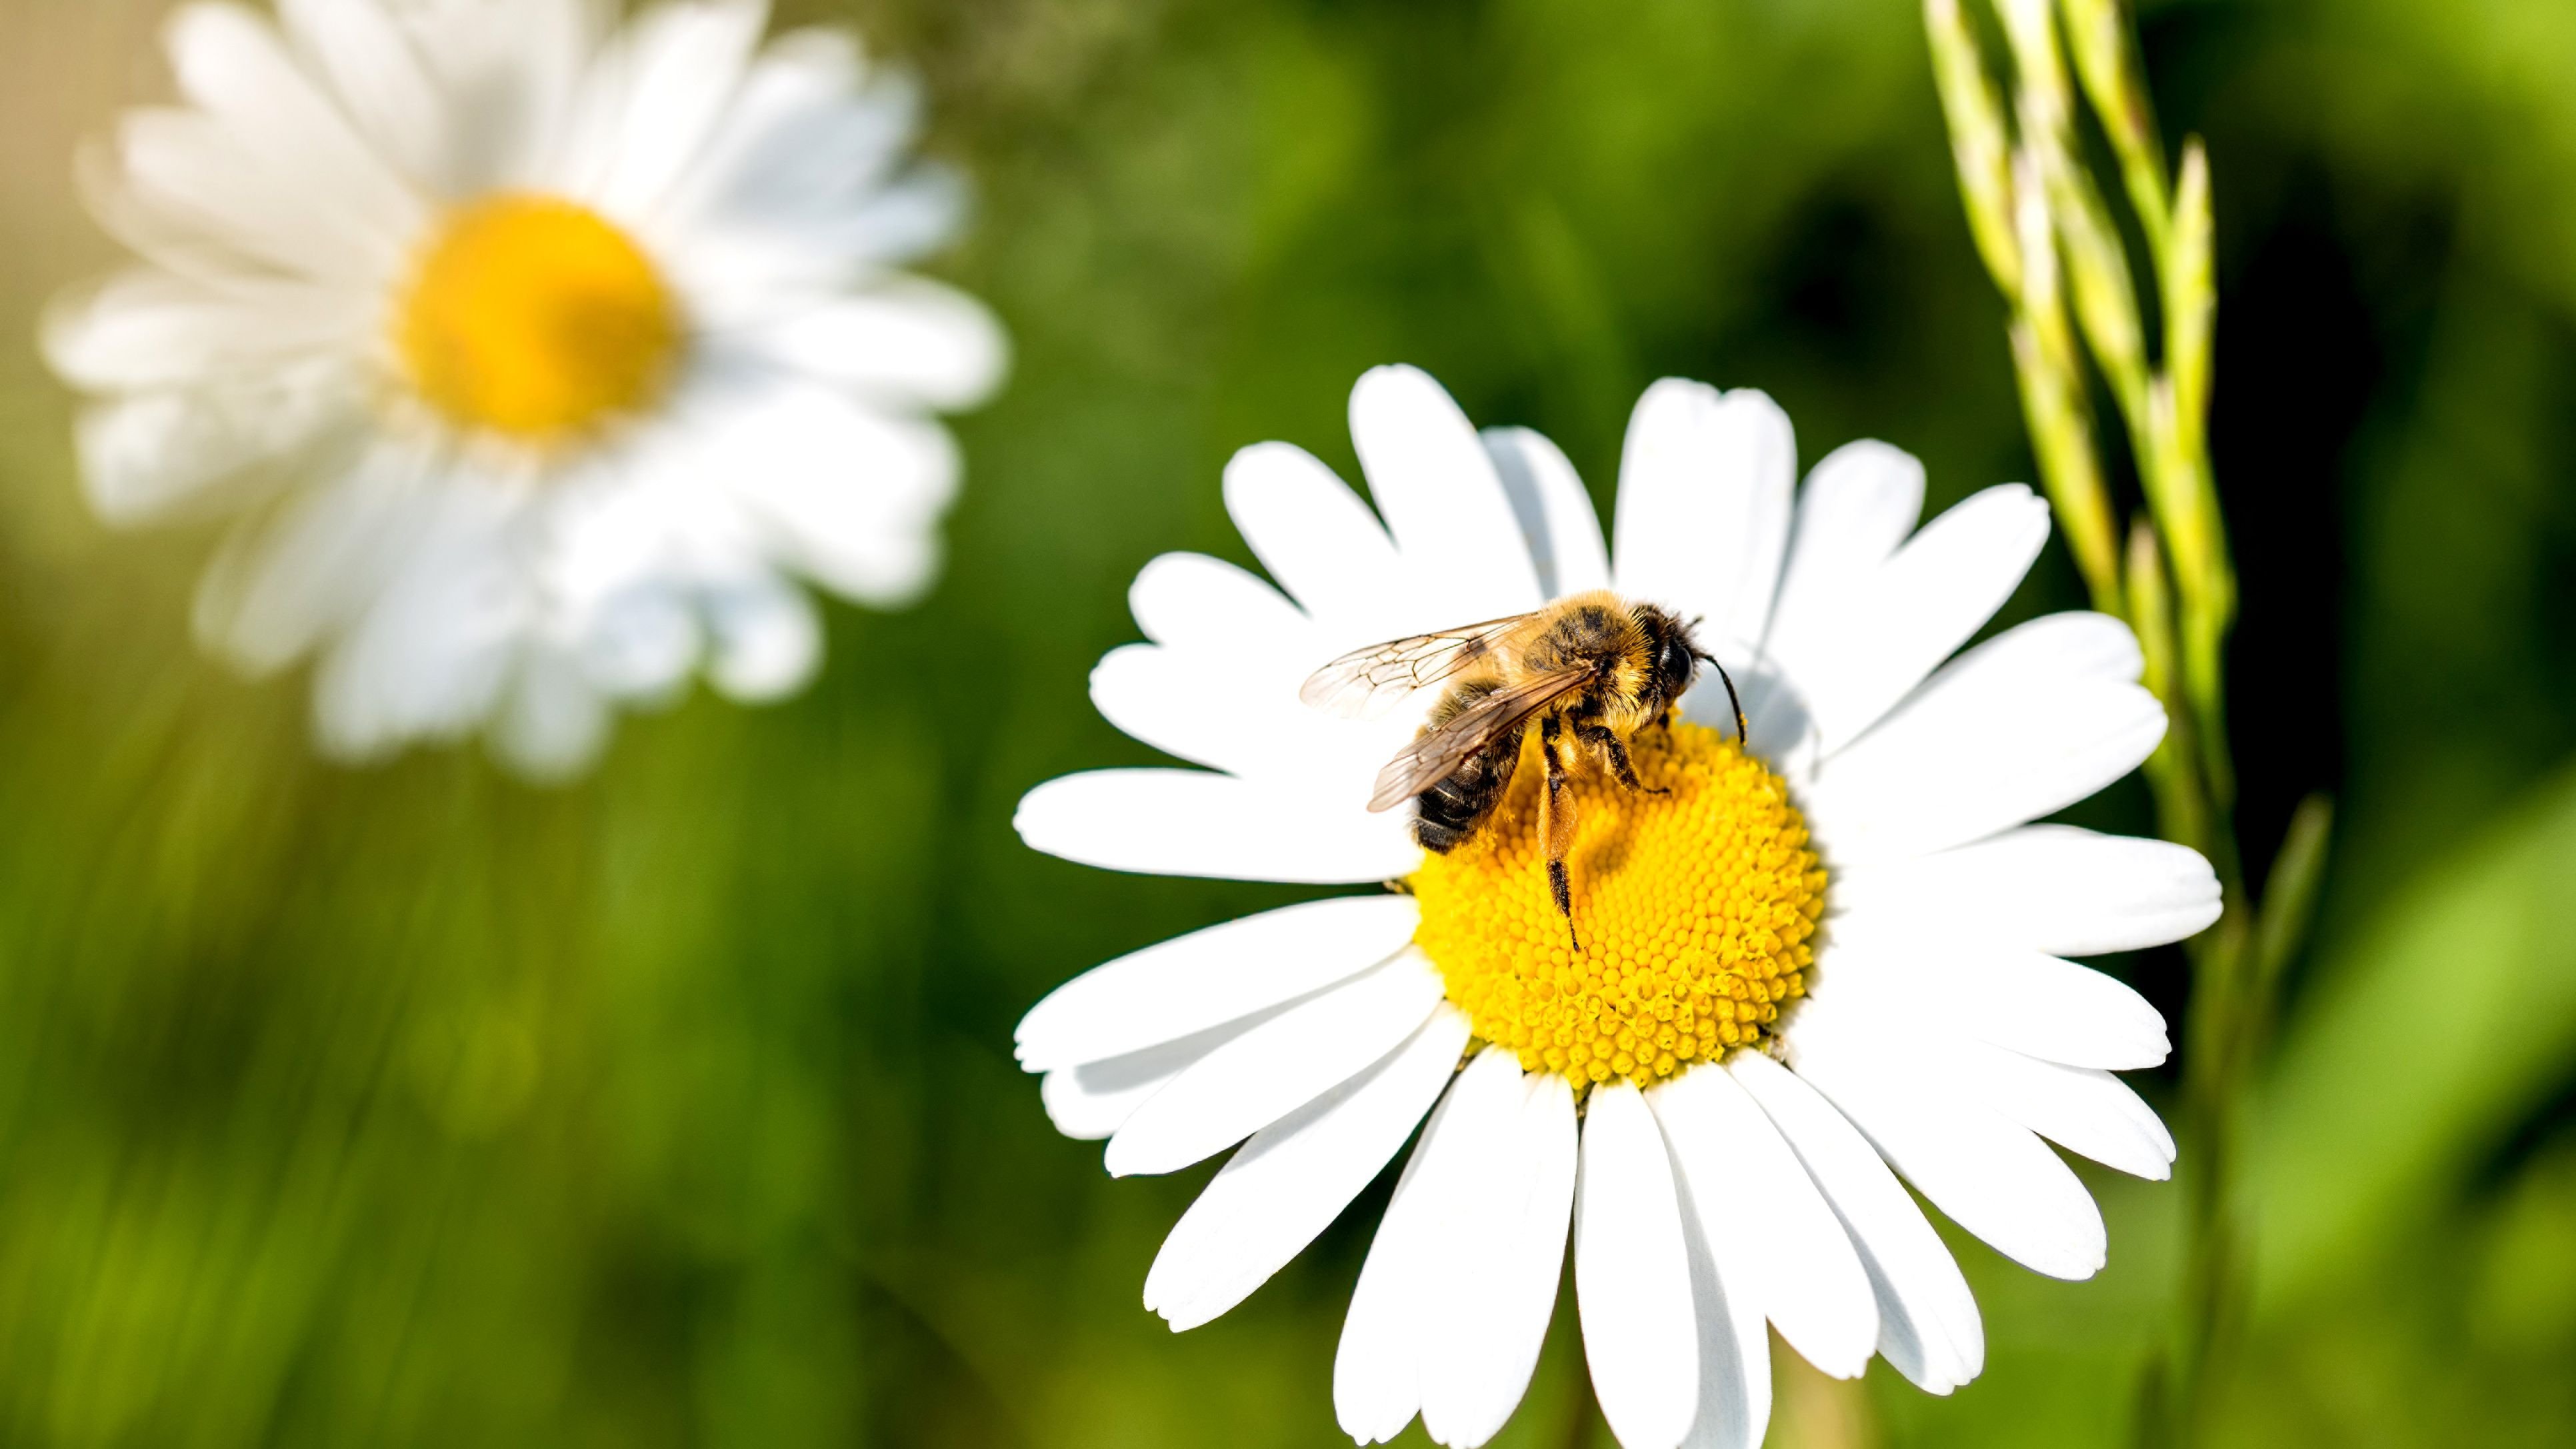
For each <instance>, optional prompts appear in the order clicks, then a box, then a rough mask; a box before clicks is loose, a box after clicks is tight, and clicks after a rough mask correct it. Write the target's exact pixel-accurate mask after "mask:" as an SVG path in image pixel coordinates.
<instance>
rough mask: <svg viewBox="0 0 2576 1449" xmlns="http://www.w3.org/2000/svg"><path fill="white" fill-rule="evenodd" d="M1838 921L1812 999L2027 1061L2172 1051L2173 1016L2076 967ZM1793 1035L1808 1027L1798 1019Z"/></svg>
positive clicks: (2114, 1063) (2121, 1058) (2142, 1062)
mask: <svg viewBox="0 0 2576 1449" xmlns="http://www.w3.org/2000/svg"><path fill="white" fill-rule="evenodd" d="M1887 927H1888V923H1886V922H1883V921H1880V920H1878V919H1877V918H1874V917H1873V918H1863V919H1856V920H1848V921H1842V922H1837V923H1836V926H1835V930H1834V934H1833V939H1832V941H1831V943H1830V944H1829V945H1828V946H1827V947H1826V949H1825V950H1824V951H1823V952H1822V953H1820V954H1819V956H1818V958H1817V972H1816V980H1815V984H1814V988H1813V995H1815V996H1816V997H1818V998H1820V999H1821V998H1824V997H1832V998H1834V999H1835V1000H1836V1001H1837V1002H1839V1003H1841V1004H1842V1005H1845V1006H1848V1007H1849V1008H1851V1009H1852V1010H1855V1011H1859V1012H1863V1013H1865V1014H1867V1015H1869V1016H1871V1017H1872V1018H1874V1019H1877V1020H1881V1021H1889V1022H1895V1021H1902V1020H1904V1019H1906V1018H1908V1017H1917V1018H1926V1019H1931V1020H1938V1021H1942V1022H1945V1023H1947V1024H1948V1025H1949V1027H1950V1028H1951V1029H1953V1030H1956V1031H1961V1032H1964V1033H1966V1034H1968V1035H1970V1036H1976V1037H1982V1038H1983V1039H1985V1040H1987V1041H1990V1042H1993V1043H1994V1044H1996V1045H1997V1046H2001V1047H2007V1048H2010V1049H2011V1050H2013V1051H2017V1052H2021V1053H2023V1054H2024V1055H2026V1056H2035V1057H2041V1058H2044V1059H2046V1060H2048V1061H2053V1062H2063V1063H2065V1064H2067V1065H2068V1066H2077V1067H2107V1068H2110V1069H2113V1070H2117V1071H2128V1070H2132V1069H2135V1068H2140V1067H2152V1066H2156V1065H2158V1064H2160V1063H2162V1062H2163V1061H2164V1059H2165V1058H2166V1056H2168V1055H2169V1054H2170V1053H2171V1052H2172V1049H2173V1048H2172V1043H2171V1042H2170V1041H2169V1040H2168V1038H2167V1037H2166V1034H2165V1019H2164V1017H2163V1015H2162V1014H2160V1013H2159V1012H2157V1010H2156V1009H2155V1007H2153V1006H2152V1005H2149V1004H2148V1002H2147V999H2146V998H2145V997H2143V996H2140V995H2139V994H2138V993H2137V992H2136V991H2134V990H2132V989H2131V988H2130V987H2129V986H2127V985H2126V984H2125V983H2123V982H2121V981H2118V980H2116V979H2114V978H2112V977H2110V976H2106V975H2104V974H2103V973H2101V972H2099V971H2096V970H2094V969H2092V968H2091V967H2089V966H2078V965H2076V964H2075V963H2074V962H2072V961H2061V960H2059V959H2058V958H2056V957H2054V956H2044V955H2041V954H2040V953H2038V952H2036V951H2022V950H2016V949H2014V948H2011V947H2005V946H1982V945H1962V944H1957V943H1953V942H1949V941H1944V940H1942V939H1939V938H1937V937H1930V936H1919V937H1918V936H1909V935H1906V934H1904V933H1903V932H1902V931H1901V930H1891V929H1888V928H1887ZM1786 1030H1787V1034H1788V1035H1790V1036H1792V1037H1794V1036H1795V1035H1796V1033H1797V1032H1798V1031H1799V1030H1800V1023H1798V1022H1794V1021H1793V1022H1791V1023H1790V1024H1789V1026H1788V1027H1787V1029H1786Z"/></svg>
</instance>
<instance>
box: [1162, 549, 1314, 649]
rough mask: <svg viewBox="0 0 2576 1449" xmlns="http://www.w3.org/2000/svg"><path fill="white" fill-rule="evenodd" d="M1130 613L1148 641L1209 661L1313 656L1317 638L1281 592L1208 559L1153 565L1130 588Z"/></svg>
mask: <svg viewBox="0 0 2576 1449" xmlns="http://www.w3.org/2000/svg"><path fill="white" fill-rule="evenodd" d="M1127 607H1128V609H1129V610H1130V611H1131V612H1133V613H1134V614H1135V616H1136V627H1137V628H1139V629H1142V630H1144V631H1145V637H1146V638H1148V639H1151V640H1153V641H1154V642H1155V643H1157V644H1163V645H1168V646H1170V647H1172V648H1175V649H1188V650H1191V651H1193V652H1195V653H1199V654H1203V655H1210V656H1224V655H1231V654H1238V653H1241V652H1244V651H1246V650H1248V649H1269V650H1277V651H1284V652H1288V653H1290V654H1292V655H1299V654H1304V653H1308V652H1311V649H1312V645H1311V641H1312V640H1313V638H1314V633H1313V630H1312V629H1311V627H1310V626H1309V625H1308V624H1307V622H1306V620H1305V618H1304V617H1303V616H1302V615H1300V614H1299V613H1298V612H1297V609H1296V606H1295V605H1293V604H1290V603H1289V602H1288V601H1287V600H1286V599H1283V598H1281V597H1280V596H1279V591H1278V590H1277V589H1274V588H1272V587H1270V586H1269V585H1268V584H1265V583H1263V582H1262V581H1261V580H1259V579H1257V578H1254V577H1253V576H1252V575H1250V574H1248V573H1245V572H1244V571H1243V570H1241V569H1239V568H1236V567H1235V566H1234V565H1232V564H1230V563H1227V562H1225V561H1223V560H1222V559H1213V558H1209V557H1208V556H1207V555H1205V554H1199V553H1167V554H1164V555H1162V556H1161V557H1159V558H1156V559H1153V560H1152V561H1150V562H1148V563H1147V564H1146V565H1145V567H1144V568H1142V569H1140V570H1138V571H1137V574H1136V582H1135V583H1133V584H1131V585H1129V586H1128V590H1127ZM1315 662H1316V663H1318V664H1320V663H1322V662H1323V661H1322V660H1321V659H1317V660H1316V661H1315ZM1301 677H1302V676H1301Z"/></svg>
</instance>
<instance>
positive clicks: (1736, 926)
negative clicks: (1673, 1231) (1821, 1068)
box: [1407, 721, 1825, 1089]
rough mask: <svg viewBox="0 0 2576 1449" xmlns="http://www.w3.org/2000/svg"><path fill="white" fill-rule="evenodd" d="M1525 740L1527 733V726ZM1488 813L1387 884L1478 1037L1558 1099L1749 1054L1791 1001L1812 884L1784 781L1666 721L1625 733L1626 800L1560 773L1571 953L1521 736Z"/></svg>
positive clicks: (1813, 905) (1801, 826)
mask: <svg viewBox="0 0 2576 1449" xmlns="http://www.w3.org/2000/svg"><path fill="white" fill-rule="evenodd" d="M1533 733H1535V732H1533ZM1524 748H1525V753H1524V755H1523V757H1522V759H1521V763H1520V767H1519V769H1518V771H1517V772H1516V773H1515V774H1514V776H1513V778H1512V784H1511V788H1510V789H1509V791H1507V792H1506V793H1505V795H1504V797H1503V800H1502V803H1501V804H1500V805H1499V806H1498V807H1497V808H1496V810H1495V814H1494V818H1493V819H1492V820H1491V821H1490V822H1488V823H1487V825H1486V827H1485V828H1484V829H1483V830H1482V831H1480V832H1479V833H1478V834H1477V836H1476V837H1475V838H1474V839H1472V840H1470V841H1468V842H1466V843H1465V844H1462V845H1460V846H1459V847H1458V848H1457V849H1456V850H1454V851H1451V852H1450V853H1449V854H1447V855H1431V856H1427V857H1425V858H1424V860H1423V862H1422V867H1421V869H1419V870H1417V871H1415V872H1414V874H1413V875H1412V876H1411V877H1410V879H1409V880H1408V882H1407V884H1408V885H1409V887H1410V888H1411V890H1412V892H1413V894H1414V896H1415V897H1416V898H1417V899H1418V900H1419V901H1420V903H1421V906H1422V923H1421V925H1420V926H1419V927H1417V928H1416V929H1415V932H1414V940H1415V942H1416V943H1417V944H1418V945H1420V946H1421V948H1422V950H1423V953H1424V954H1425V955H1427V956H1429V957H1430V958H1431V960H1432V963H1433V964H1434V965H1436V966H1437V967H1439V969H1440V975H1441V979H1442V980H1443V981H1445V982H1446V983H1447V986H1448V996H1449V999H1450V1000H1451V1001H1453V1002H1455V1003H1457V1005H1458V1007H1459V1008H1460V1009H1461V1010H1463V1011H1465V1012H1466V1013H1467V1016H1468V1019H1469V1020H1470V1021H1471V1022H1473V1023H1474V1027H1475V1033H1476V1035H1477V1036H1478V1037H1479V1038H1482V1039H1483V1040H1485V1041H1489V1042H1492V1043H1494V1044H1495V1045H1497V1046H1502V1047H1507V1048H1509V1049H1511V1050H1512V1051H1513V1052H1515V1053H1517V1054H1518V1055H1519V1057H1520V1061H1521V1066H1522V1067H1523V1068H1524V1069H1525V1070H1528V1071H1533V1072H1535V1071H1550V1072H1558V1073H1561V1074H1563V1075H1564V1076H1566V1077H1568V1078H1571V1079H1572V1080H1573V1081H1574V1083H1575V1085H1576V1086H1577V1088H1578V1089H1579V1088H1581V1087H1583V1086H1585V1085H1588V1084H1590V1083H1594V1082H1606V1081H1609V1080H1610V1079H1612V1078H1614V1077H1624V1078H1627V1079H1629V1080H1631V1081H1634V1082H1636V1083H1638V1084H1639V1085H1641V1086H1647V1085H1652V1084H1653V1083H1655V1082H1657V1081H1659V1080H1662V1079H1664V1078H1666V1077H1670V1076H1672V1075H1674V1074H1675V1073H1678V1072H1681V1071H1683V1070H1686V1069H1687V1068H1688V1067H1689V1066H1690V1065H1691V1064H1692V1063H1694V1062H1703V1061H1714V1060H1717V1059H1718V1058H1720V1057H1722V1056H1724V1055H1725V1054H1726V1053H1727V1051H1729V1050H1730V1049H1732V1048H1734V1047H1738V1046H1751V1045H1756V1044H1759V1043H1760V1042H1761V1040H1762V1038H1763V1036H1764V1034H1765V1033H1766V1032H1767V1031H1769V1030H1770V1029H1771V1028H1772V1026H1773V1025H1774V1024H1775V1023H1776V1022H1777V1021H1778V1020H1779V1017H1780V1009H1781V1006H1782V1004H1783V1003H1785V1002H1789V1001H1793V1000H1795V999H1797V998H1798V997H1799V996H1801V995H1803V994H1804V992H1805V989H1806V979H1805V971H1806V968H1807V967H1808V966H1809V965H1811V964H1812V963H1813V962H1814V960H1815V951H1814V947H1813V945H1812V938H1813V937H1814V935H1815V932H1816V921H1817V919H1818V918H1819V917H1821V916H1822V915H1823V914H1824V907H1825V894H1824V893H1825V873H1824V871H1823V870H1822V869H1820V868H1819V867H1818V866H1817V864H1816V855H1815V852H1814V851H1812V850H1809V849H1808V848H1807V826H1806V822H1805V821H1804V820H1803V819H1802V818H1801V817H1800V816H1799V814H1798V811H1797V807H1795V806H1793V805H1791V804H1790V803H1789V791H1788V787H1787V786H1786V785H1785V784H1783V783H1782V782H1781V780H1780V777H1779V776H1777V775H1774V774H1773V773H1771V771H1770V770H1769V769H1767V768H1765V767H1764V766H1763V764H1762V762H1761V761H1759V760H1757V759H1754V758H1752V757H1750V756H1748V755H1746V754H1745V753H1744V752H1743V750H1742V749H1741V748H1740V747H1739V746H1738V745H1737V743H1736V742H1735V741H1734V740H1732V739H1726V738H1722V737H1720V736H1719V735H1718V734H1717V732H1716V731H1714V730H1710V729H1705V728H1703V727H1701V726H1699V725H1694V724H1686V723H1682V722H1680V721H1675V722H1674V723H1673V725H1672V727H1671V730H1670V733H1669V735H1667V734H1666V732H1664V731H1661V730H1644V731H1640V732H1639V733H1638V735H1637V737H1636V738H1635V739H1633V740H1631V741H1630V742H1629V749H1630V753H1631V754H1632V756H1633V757H1634V759H1635V763H1636V767H1637V774H1638V777H1639V778H1640V779H1641V780H1642V781H1643V782H1644V783H1645V785H1646V787H1647V788H1648V789H1649V790H1654V789H1663V790H1667V791H1669V792H1670V793H1668V794H1663V795H1655V794H1637V793H1634V792H1632V791H1629V790H1627V789H1626V788H1624V787H1622V786H1621V785H1620V784H1619V783H1618V782H1617V781H1616V780H1613V779H1610V778H1608V777H1607V775H1606V774H1604V773H1601V772H1598V771H1590V770H1587V771H1585V772H1584V773H1582V774H1580V775H1578V776H1576V777H1575V781H1574V790H1573V793H1574V798H1575V804H1576V811H1577V814H1576V825H1575V836H1574V847H1573V850H1572V851H1571V853H1569V854H1568V855H1567V856H1566V866H1567V868H1568V870H1569V871H1570V872H1571V875H1572V881H1573V899H1574V926H1575V929H1576V930H1577V931H1579V932H1580V933H1581V936H1582V941H1583V948H1582V950H1581V951H1580V952H1579V953H1578V952H1577V951H1576V950H1575V949H1574V948H1573V946H1572V944H1571V943H1570V942H1569V941H1568V939H1567V934H1566V921H1565V917H1563V916H1562V915H1559V914H1558V913H1557V909H1556V902H1555V900H1554V899H1553V898H1552V897H1551V896H1550V895H1549V893H1548V884H1547V863H1546V861H1547V857H1546V843H1545V841H1544V839H1543V838H1542V837H1541V835H1540V832H1539V828H1538V796H1539V791H1540V788H1541V785H1542V782H1543V780H1544V778H1545V773H1546V772H1545V768H1544V766H1543V765H1542V763H1541V761H1540V759H1539V757H1538V754H1537V744H1536V741H1535V740H1532V741H1531V742H1530V744H1529V745H1527V746H1525V747H1524Z"/></svg>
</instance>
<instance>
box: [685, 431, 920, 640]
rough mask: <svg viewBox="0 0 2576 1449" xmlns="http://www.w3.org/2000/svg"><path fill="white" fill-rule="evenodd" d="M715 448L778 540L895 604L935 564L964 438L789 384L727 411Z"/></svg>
mask: <svg viewBox="0 0 2576 1449" xmlns="http://www.w3.org/2000/svg"><path fill="white" fill-rule="evenodd" d="M706 453H707V456H708V458H709V459H710V460H711V462H710V466H715V467H721V468H722V469H723V470H724V473H725V475H726V476H724V477H723V478H722V480H721V481H722V483H723V484H724V485H726V486H728V487H729V488H730V490H731V491H732V493H733V494H734V496H736V497H739V498H740V499H742V500H743V502H744V503H745V504H746V505H748V506H749V508H750V509H751V510H752V512H753V514H754V516H755V517H757V518H758V519H759V520H760V521H761V522H762V523H763V524H764V525H765V526H766V530H767V533H768V536H769V540H770V546H771V547H772V548H774V549H775V550H776V551H777V552H778V554H779V555H780V556H781V557H783V558H785V559H788V560H790V561H792V562H793V563H795V564H796V565H797V566H798V567H800V568H802V569H804V570H805V571H806V572H807V573H810V574H812V575H813V576H814V578H815V579H816V580H817V581H818V582H820V583H822V584H823V585H824V586H826V587H828V588H830V589H832V590H834V591H836V592H838V593H841V594H845V595H847V596H849V597H851V598H853V599H857V600H860V601H861V602H864V603H870V604H878V605H895V604H901V603H905V602H909V601H910V600H911V599H913V598H915V597H917V596H918V595H919V594H920V592H921V591H922V590H923V589H925V588H927V587H928V586H929V584H930V581H931V578H932V576H933V575H934V574H935V573H936V572H937V569H938V549H937V542H936V539H935V538H934V537H933V534H932V529H933V527H934V525H935V524H936V522H937V520H938V519H939V517H940V515H941V514H943V513H945V512H946V511H947V508H948V504H949V502H950V500H951V499H953V498H954V497H955V496H956V491H957V475H958V459H957V444H956V442H955V441H954V440H953V439H951V438H950V437H949V435H948V433H947V431H946V430H945V429H943V428H941V427H939V426H938V425H937V424H935V423H930V422H925V421H922V420H920V419H918V418H911V417H901V416H895V415H890V414H887V413H884V412H880V411H878V410H876V409H874V408H870V407H868V406H866V405H864V404H861V403H859V402H857V401H855V400H852V399H850V398H847V397H844V396H841V395H839V394H837V393H834V392H831V391H829V390H828V389H825V388H822V387H819V386H811V385H789V384H784V383H782V384H779V385H775V386H772V387H769V388H767V389H764V390H763V392H762V395H761V398H760V400H759V401H758V402H757V403H756V404H752V405H749V406H746V407H743V408H741V409H739V410H738V411H736V412H735V413H733V414H732V415H731V416H729V417H728V418H727V419H726V420H725V422H724V424H723V425H722V427H721V430H720V432H719V433H718V434H717V435H715V436H713V437H711V438H709V439H708V440H707V443H706ZM717 481H718V480H715V479H710V480H709V482H710V483H711V484H712V483H715V482H717Z"/></svg>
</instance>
